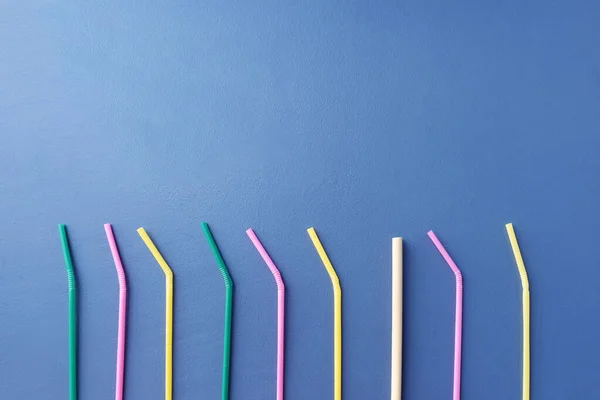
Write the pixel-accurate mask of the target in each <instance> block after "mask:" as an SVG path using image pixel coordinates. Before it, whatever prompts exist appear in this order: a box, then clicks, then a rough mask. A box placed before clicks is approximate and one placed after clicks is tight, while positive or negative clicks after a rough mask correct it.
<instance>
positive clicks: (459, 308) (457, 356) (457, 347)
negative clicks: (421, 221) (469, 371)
mask: <svg viewBox="0 0 600 400" xmlns="http://www.w3.org/2000/svg"><path fill="white" fill-rule="evenodd" d="M427 234H428V235H429V238H430V239H431V241H432V242H433V244H434V245H435V247H437V249H438V250H439V252H440V253H441V254H442V257H444V260H446V262H447V263H448V265H449V266H450V269H452V272H454V276H455V277H456V312H455V320H454V392H453V396H452V399H453V400H460V368H461V353H462V352H461V349H462V314H463V278H462V274H461V273H460V270H459V269H458V266H457V265H456V263H455V262H454V261H453V260H452V257H450V254H448V252H447V251H446V249H445V248H444V246H443V245H442V243H441V242H440V240H439V239H438V238H437V236H435V233H433V231H429V232H427Z"/></svg>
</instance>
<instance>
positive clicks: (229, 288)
mask: <svg viewBox="0 0 600 400" xmlns="http://www.w3.org/2000/svg"><path fill="white" fill-rule="evenodd" d="M202 230H203V231H204V235H205V236H206V239H207V240H208V244H209V245H210V248H211V249H212V252H213V254H214V256H215V258H216V259H217V264H218V265H219V270H220V271H221V275H223V281H224V282H225V329H224V332H223V378H222V381H221V399H222V400H227V399H229V369H230V366H229V364H230V358H231V314H232V308H233V307H232V305H233V281H232V280H231V276H230V275H229V270H228V269H227V265H226V264H225V260H223V256H222V255H221V252H220V251H219V247H218V246H217V242H215V238H214V237H213V235H212V232H211V231H210V228H209V227H208V224H207V223H206V222H203V223H202Z"/></svg>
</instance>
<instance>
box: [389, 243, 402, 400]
mask: <svg viewBox="0 0 600 400" xmlns="http://www.w3.org/2000/svg"><path fill="white" fill-rule="evenodd" d="M391 358H392V373H391V377H392V388H391V395H392V396H391V400H400V399H401V398H402V238H400V237H395V238H392V357H391Z"/></svg>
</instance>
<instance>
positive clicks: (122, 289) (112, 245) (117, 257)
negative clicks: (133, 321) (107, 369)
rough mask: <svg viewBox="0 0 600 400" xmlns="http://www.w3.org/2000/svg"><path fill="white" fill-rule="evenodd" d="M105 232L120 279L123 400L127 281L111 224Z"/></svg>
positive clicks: (119, 384)
mask: <svg viewBox="0 0 600 400" xmlns="http://www.w3.org/2000/svg"><path fill="white" fill-rule="evenodd" d="M104 231H105V232H106V238H107V239H108V245H109V246H110V252H111V253H112V257H113V261H114V262H115V268H116V269H117V278H118V279H119V327H118V333H117V366H116V371H117V377H116V384H115V400H123V382H124V377H125V329H126V322H127V319H126V318H127V280H126V278H125V270H124V269H123V263H122V262H121V256H120V255H119V248H118V247H117V242H116V240H115V235H114V233H113V230H112V226H111V225H110V224H104Z"/></svg>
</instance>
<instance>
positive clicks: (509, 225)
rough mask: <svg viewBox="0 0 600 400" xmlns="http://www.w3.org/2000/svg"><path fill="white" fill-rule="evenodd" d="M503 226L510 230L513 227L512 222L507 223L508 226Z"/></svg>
mask: <svg viewBox="0 0 600 400" xmlns="http://www.w3.org/2000/svg"><path fill="white" fill-rule="evenodd" d="M505 226H506V227H507V228H512V227H513V224H512V222H509V223H508V224H506V225H505Z"/></svg>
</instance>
